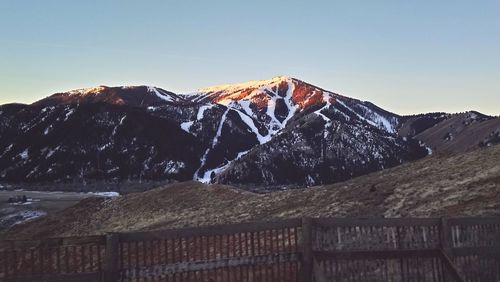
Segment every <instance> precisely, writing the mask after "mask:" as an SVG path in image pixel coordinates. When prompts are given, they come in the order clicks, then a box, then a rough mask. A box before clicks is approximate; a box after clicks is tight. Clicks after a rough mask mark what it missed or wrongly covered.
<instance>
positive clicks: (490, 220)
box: [448, 217, 500, 225]
mask: <svg viewBox="0 0 500 282" xmlns="http://www.w3.org/2000/svg"><path fill="white" fill-rule="evenodd" d="M448 223H449V224H450V225H484V224H495V225H500V217H454V218H449V219H448Z"/></svg>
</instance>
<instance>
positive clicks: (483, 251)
mask: <svg viewBox="0 0 500 282" xmlns="http://www.w3.org/2000/svg"><path fill="white" fill-rule="evenodd" d="M478 255H480V256H483V257H492V258H493V257H494V258H499V259H500V246H490V247H461V248H452V249H451V256H450V257H460V256H478Z"/></svg>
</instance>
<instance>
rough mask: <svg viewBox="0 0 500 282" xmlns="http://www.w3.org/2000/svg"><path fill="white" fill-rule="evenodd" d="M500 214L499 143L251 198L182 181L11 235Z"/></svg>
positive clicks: (92, 202) (72, 211)
mask: <svg viewBox="0 0 500 282" xmlns="http://www.w3.org/2000/svg"><path fill="white" fill-rule="evenodd" d="M498 214H500V146H492V147H489V148H485V149H479V150H475V151H472V152H469V153H465V154H460V155H454V156H431V157H427V158H424V159H422V160H419V161H416V162H413V163H408V164H404V165H401V166H398V167H395V168H392V169H386V170H383V171H379V172H376V173H372V174H369V175H365V176H361V177H358V178H355V179H352V180H350V181H347V182H343V183H337V184H333V185H328V186H318V187H314V188H312V189H311V188H310V189H298V190H291V191H284V192H275V193H270V194H254V193H250V192H246V191H242V190H238V189H235V188H232V187H230V186H224V185H206V184H202V183H198V182H184V183H177V184H171V185H167V186H165V187H163V188H158V189H154V190H151V191H147V192H143V193H135V194H129V195H125V196H121V197H118V198H113V199H97V198H90V199H85V200H83V201H82V202H80V203H79V204H77V205H76V206H73V207H71V208H68V209H66V210H63V211H61V212H58V213H56V214H54V215H49V216H47V217H44V218H40V219H38V220H34V221H32V222H31V223H27V224H25V225H20V226H16V227H15V228H14V229H12V230H11V231H10V234H8V235H10V236H15V237H16V238H20V237H41V236H56V235H77V234H78V235H83V234H98V233H104V232H109V231H127V230H151V229H160V228H172V227H182V226H200V225H209V224H221V223H234V222H244V221H254V220H268V219H272V218H283V217H301V216H314V217H319V216H324V217H327V216H328V217H345V216H357V217H382V216H384V217H400V216H417V217H424V216H466V215H498Z"/></svg>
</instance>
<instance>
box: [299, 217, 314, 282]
mask: <svg viewBox="0 0 500 282" xmlns="http://www.w3.org/2000/svg"><path fill="white" fill-rule="evenodd" d="M312 228H313V223H312V219H311V218H310V217H303V218H302V240H301V249H302V262H301V263H302V266H301V269H300V280H299V281H300V282H310V281H312V273H313V253H312Z"/></svg>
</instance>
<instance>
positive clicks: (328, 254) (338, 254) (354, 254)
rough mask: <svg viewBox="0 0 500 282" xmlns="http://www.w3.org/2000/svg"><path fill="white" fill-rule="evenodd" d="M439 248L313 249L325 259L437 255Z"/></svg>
mask: <svg viewBox="0 0 500 282" xmlns="http://www.w3.org/2000/svg"><path fill="white" fill-rule="evenodd" d="M439 252H440V250H439V249H414V250H409V249H406V250H382V251H315V252H314V257H315V258H317V259H318V260H320V261H322V260H327V259H343V260H348V259H353V260H357V259H397V258H408V257H425V258H429V257H439Z"/></svg>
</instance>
